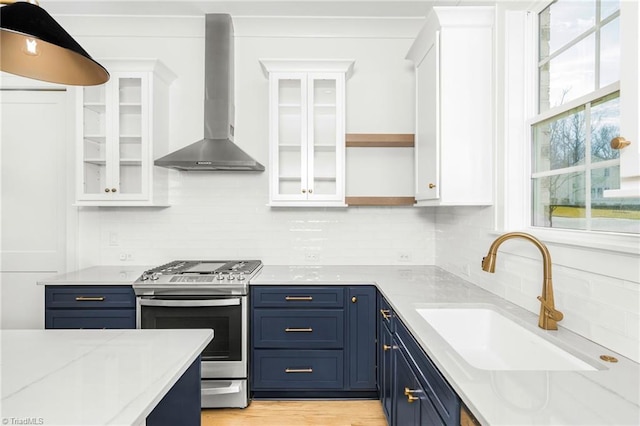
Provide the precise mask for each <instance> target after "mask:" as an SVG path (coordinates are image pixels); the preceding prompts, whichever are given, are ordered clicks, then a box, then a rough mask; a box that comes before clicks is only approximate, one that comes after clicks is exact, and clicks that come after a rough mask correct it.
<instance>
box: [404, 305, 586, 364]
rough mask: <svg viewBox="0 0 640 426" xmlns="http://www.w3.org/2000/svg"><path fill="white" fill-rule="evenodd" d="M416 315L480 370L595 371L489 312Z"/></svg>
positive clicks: (450, 310) (435, 311) (427, 311)
mask: <svg viewBox="0 0 640 426" xmlns="http://www.w3.org/2000/svg"><path fill="white" fill-rule="evenodd" d="M417 312H418V313H419V314H420V315H421V316H422V317H423V318H424V319H425V320H426V321H427V322H428V323H429V325H431V327H433V328H434V329H435V330H436V331H437V332H438V334H440V336H442V338H443V339H444V340H445V341H446V342H447V343H448V344H449V345H451V347H452V348H453V349H454V350H455V351H456V352H457V353H458V354H459V355H460V356H461V357H462V358H464V360H465V361H467V362H468V363H469V364H471V365H472V366H474V367H476V368H479V369H481V370H517V371H525V370H527V371H576V370H592V371H595V370H597V368H594V367H592V366H591V365H589V364H587V363H586V362H584V361H582V360H581V359H579V358H577V357H575V356H574V355H572V354H570V353H569V352H567V351H565V350H564V349H561V348H559V347H558V346H556V345H554V344H553V343H551V342H549V341H547V340H545V339H543V338H542V337H540V336H538V335H536V334H534V333H533V332H531V331H529V330H527V329H526V328H524V327H523V326H521V325H520V324H518V323H516V322H514V321H512V320H510V319H508V318H506V317H505V316H503V315H501V314H499V313H498V312H496V311H494V310H492V309H487V308H428V309H417Z"/></svg>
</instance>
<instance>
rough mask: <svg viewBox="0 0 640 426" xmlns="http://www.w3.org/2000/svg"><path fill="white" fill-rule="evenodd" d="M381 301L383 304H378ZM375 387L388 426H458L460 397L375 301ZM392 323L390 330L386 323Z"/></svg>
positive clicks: (385, 308)
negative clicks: (376, 334)
mask: <svg viewBox="0 0 640 426" xmlns="http://www.w3.org/2000/svg"><path fill="white" fill-rule="evenodd" d="M381 302H383V303H381ZM380 310H382V311H383V312H384V315H379V316H378V345H380V346H379V347H378V368H379V369H381V371H380V372H379V374H378V380H379V383H378V387H379V392H380V400H381V402H382V407H383V410H384V413H385V415H386V416H387V420H388V421H389V424H390V425H391V426H414V425H425V426H426V425H429V426H431V425H436V426H440V425H447V426H459V425H460V407H461V403H460V398H459V397H458V395H457V394H456V393H455V391H454V390H453V389H452V388H451V386H450V385H449V383H447V381H446V380H445V379H444V377H443V376H442V375H441V374H440V372H439V371H438V369H437V368H436V367H435V365H434V364H433V363H432V362H431V360H430V359H429V357H428V356H427V354H426V353H425V352H424V351H423V350H422V348H421V347H420V345H419V344H418V343H417V342H416V340H415V339H414V337H413V336H412V335H411V333H409V331H408V329H407V328H406V326H405V325H404V324H403V323H402V321H401V320H400V319H398V318H394V319H393V321H392V322H391V323H390V322H389V318H388V316H389V315H391V318H393V310H392V309H391V308H390V307H389V305H388V304H387V303H386V301H384V299H383V298H379V300H378V311H379V312H380ZM390 324H392V325H393V330H391V329H390V328H389V325H390Z"/></svg>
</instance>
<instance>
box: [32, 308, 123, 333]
mask: <svg viewBox="0 0 640 426" xmlns="http://www.w3.org/2000/svg"><path fill="white" fill-rule="evenodd" d="M44 327H45V328H47V329H61V328H88V329H92V328H97V329H101V328H127V329H128V328H136V311H135V309H46V310H45V317H44Z"/></svg>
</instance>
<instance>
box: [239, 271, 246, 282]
mask: <svg viewBox="0 0 640 426" xmlns="http://www.w3.org/2000/svg"><path fill="white" fill-rule="evenodd" d="M244 279H245V276H244V272H240V273H238V281H244Z"/></svg>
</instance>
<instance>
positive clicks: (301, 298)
mask: <svg viewBox="0 0 640 426" xmlns="http://www.w3.org/2000/svg"><path fill="white" fill-rule="evenodd" d="M284 300H287V301H296V300H297V301H307V302H310V301H312V300H313V296H286V297H285V298H284Z"/></svg>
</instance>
